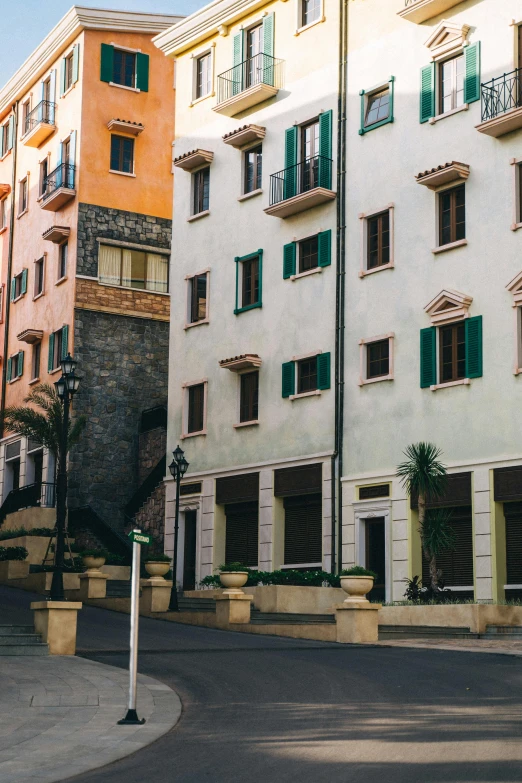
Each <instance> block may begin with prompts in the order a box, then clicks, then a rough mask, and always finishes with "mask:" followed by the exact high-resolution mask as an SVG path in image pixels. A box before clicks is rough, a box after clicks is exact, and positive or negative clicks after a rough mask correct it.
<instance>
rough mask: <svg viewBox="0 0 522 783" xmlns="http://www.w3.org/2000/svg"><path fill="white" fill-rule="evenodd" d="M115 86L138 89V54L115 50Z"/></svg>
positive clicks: (113, 77)
mask: <svg viewBox="0 0 522 783" xmlns="http://www.w3.org/2000/svg"><path fill="white" fill-rule="evenodd" d="M112 81H113V82H114V84H122V85H123V86H124V87H136V53H135V52H124V51H123V50H122V49H115V50H114V66H113V73H112Z"/></svg>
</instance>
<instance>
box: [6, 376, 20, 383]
mask: <svg viewBox="0 0 522 783" xmlns="http://www.w3.org/2000/svg"><path fill="white" fill-rule="evenodd" d="M21 377H22V376H21V375H17V376H16V378H11V380H10V381H9V383H16V382H17V381H19V380H20V378H21Z"/></svg>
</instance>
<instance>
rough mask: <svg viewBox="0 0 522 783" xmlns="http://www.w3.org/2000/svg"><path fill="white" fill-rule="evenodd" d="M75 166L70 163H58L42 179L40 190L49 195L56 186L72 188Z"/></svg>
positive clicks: (56, 188)
mask: <svg viewBox="0 0 522 783" xmlns="http://www.w3.org/2000/svg"><path fill="white" fill-rule="evenodd" d="M75 174H76V166H73V165H72V164H70V163H60V165H59V166H57V167H56V168H55V169H53V171H51V172H50V173H49V174H48V175H47V176H46V177H45V179H44V181H43V186H42V192H43V194H44V195H45V196H50V195H51V193H53V192H54V191H55V190H58V188H68V189H69V190H74V180H75Z"/></svg>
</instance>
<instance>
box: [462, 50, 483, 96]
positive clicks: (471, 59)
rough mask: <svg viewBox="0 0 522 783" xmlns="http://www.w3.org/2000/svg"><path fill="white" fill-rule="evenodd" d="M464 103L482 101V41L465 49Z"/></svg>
mask: <svg viewBox="0 0 522 783" xmlns="http://www.w3.org/2000/svg"><path fill="white" fill-rule="evenodd" d="M464 71H465V76H464V103H474V102H475V101H479V100H480V41H477V43H476V44H473V45H472V46H467V47H466V48H465V49H464Z"/></svg>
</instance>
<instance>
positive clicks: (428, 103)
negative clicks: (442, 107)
mask: <svg viewBox="0 0 522 783" xmlns="http://www.w3.org/2000/svg"><path fill="white" fill-rule="evenodd" d="M434 116H435V63H430V64H429V65H426V66H425V67H424V68H421V87H420V121H421V123H423V122H428V121H429V120H430V119H431V118H432V117H434Z"/></svg>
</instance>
